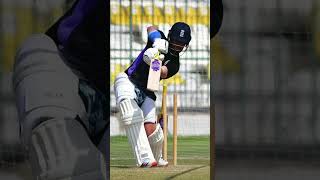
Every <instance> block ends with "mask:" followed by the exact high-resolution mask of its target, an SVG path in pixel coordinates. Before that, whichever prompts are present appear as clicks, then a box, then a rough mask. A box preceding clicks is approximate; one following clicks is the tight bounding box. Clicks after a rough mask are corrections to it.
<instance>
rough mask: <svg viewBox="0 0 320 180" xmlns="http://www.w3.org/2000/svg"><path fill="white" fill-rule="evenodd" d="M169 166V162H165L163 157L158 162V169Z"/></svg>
mask: <svg viewBox="0 0 320 180" xmlns="http://www.w3.org/2000/svg"><path fill="white" fill-rule="evenodd" d="M168 164H169V163H168V161H166V160H164V159H163V158H162V157H161V158H160V159H159V161H158V167H166V166H168Z"/></svg>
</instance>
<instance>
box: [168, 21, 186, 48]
mask: <svg viewBox="0 0 320 180" xmlns="http://www.w3.org/2000/svg"><path fill="white" fill-rule="evenodd" d="M168 39H169V42H170V41H175V42H179V43H183V44H185V45H188V44H189V42H190V41H191V29H190V26H189V25H188V24H186V23H184V22H176V23H175V24H174V25H173V26H172V27H171V29H170V31H169V34H168Z"/></svg>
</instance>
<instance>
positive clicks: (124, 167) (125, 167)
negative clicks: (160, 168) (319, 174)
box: [110, 165, 136, 169]
mask: <svg viewBox="0 0 320 180" xmlns="http://www.w3.org/2000/svg"><path fill="white" fill-rule="evenodd" d="M110 167H114V168H123V169H128V168H136V167H132V166H116V165H110Z"/></svg>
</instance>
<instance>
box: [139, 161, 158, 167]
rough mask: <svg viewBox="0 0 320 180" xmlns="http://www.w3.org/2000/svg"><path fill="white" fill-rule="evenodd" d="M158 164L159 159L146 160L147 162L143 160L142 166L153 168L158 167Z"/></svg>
mask: <svg viewBox="0 0 320 180" xmlns="http://www.w3.org/2000/svg"><path fill="white" fill-rule="evenodd" d="M157 165H158V163H157V161H146V162H142V164H141V166H140V167H142V168H151V167H156V166H157Z"/></svg>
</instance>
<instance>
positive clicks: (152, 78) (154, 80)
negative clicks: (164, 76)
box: [147, 59, 162, 91]
mask: <svg viewBox="0 0 320 180" xmlns="http://www.w3.org/2000/svg"><path fill="white" fill-rule="evenodd" d="M161 66H162V61H160V60H158V59H153V60H152V61H151V62H150V68H149V75H148V84H147V89H148V90H150V91H158V90H159V85H160V72H161Z"/></svg>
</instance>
